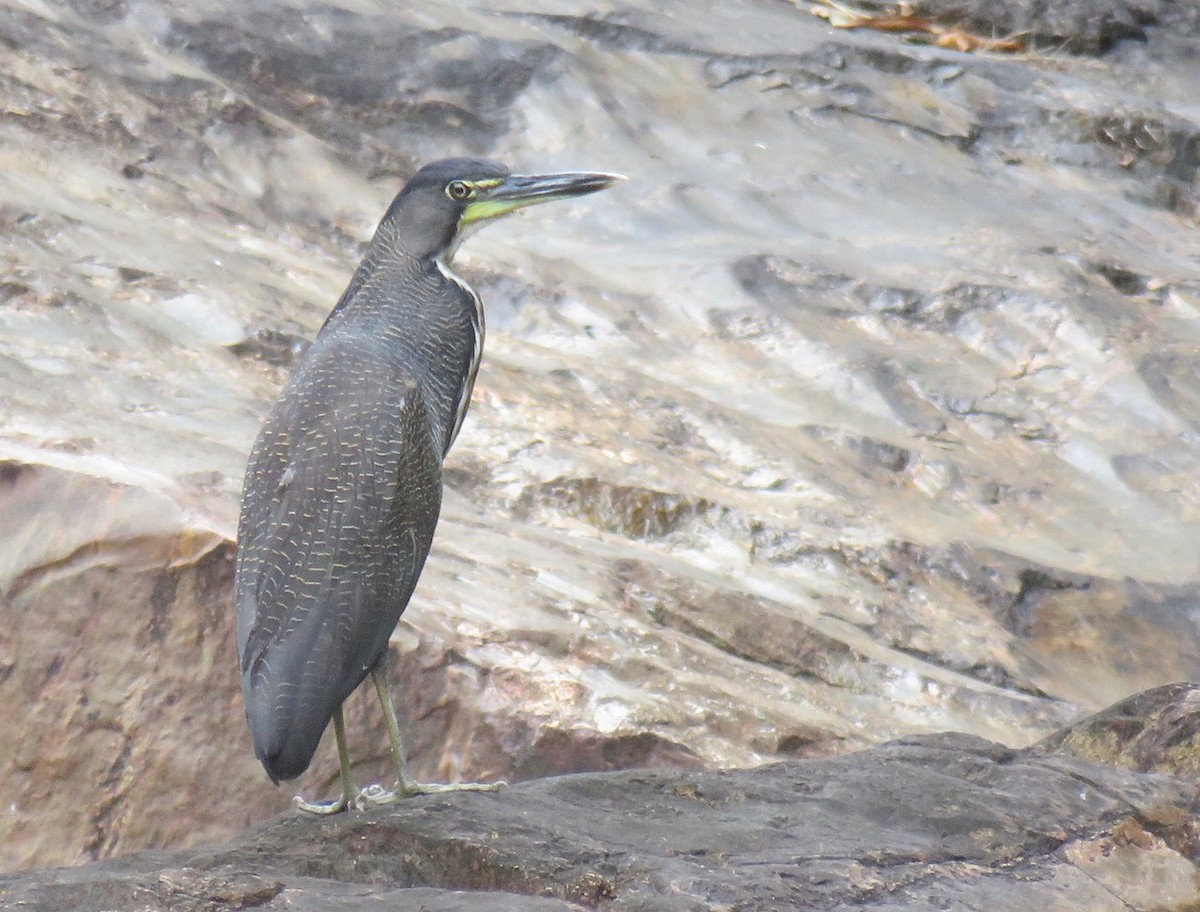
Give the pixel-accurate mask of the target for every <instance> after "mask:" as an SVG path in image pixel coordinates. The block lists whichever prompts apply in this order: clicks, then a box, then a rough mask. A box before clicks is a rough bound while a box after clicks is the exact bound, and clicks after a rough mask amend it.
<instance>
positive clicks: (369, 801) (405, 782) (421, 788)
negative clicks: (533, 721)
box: [359, 653, 507, 806]
mask: <svg viewBox="0 0 1200 912" xmlns="http://www.w3.org/2000/svg"><path fill="white" fill-rule="evenodd" d="M371 680H372V681H373V682H374V684H375V692H376V693H377V694H379V703H380V705H381V706H382V707H383V720H384V722H385V723H386V724H387V730H388V739H389V740H390V741H391V743H392V756H393V757H394V758H395V761H396V787H395V788H394V789H393V790H392V791H388V790H387V789H385V788H382V787H381V786H378V785H371V786H368V787H367V788H366V789H364V790H363V792H362V793H361V797H360V799H359V801H360V802H361V804H362V805H364V806H371V805H377V804H391V803H393V802H396V801H399V800H400V799H402V798H408V797H411V796H412V795H433V794H438V793H442V792H494V791H496V790H497V789H501V788H504V786H505V785H506V784H507V783H504V782H460V783H452V784H427V783H422V782H418V781H417V780H416V777H414V776H413V774H412V771H411V770H410V769H409V768H408V757H407V754H406V752H405V750H404V742H403V740H401V737H400V723H399V722H398V721H397V720H396V709H395V707H394V706H393V705H392V692H391V687H390V686H389V685H388V675H387V654H386V653H384V657H383V658H381V659H380V660H379V661H378V662H376V663H375V667H374V668H372V669H371Z"/></svg>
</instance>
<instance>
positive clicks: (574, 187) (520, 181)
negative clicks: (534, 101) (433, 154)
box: [382, 158, 624, 260]
mask: <svg viewBox="0 0 1200 912" xmlns="http://www.w3.org/2000/svg"><path fill="white" fill-rule="evenodd" d="M621 180H624V178H623V177H622V176H621V175H619V174H604V173H602V172H593V171H568V172H565V173H560V174H513V173H512V172H511V171H509V170H508V168H506V167H504V165H501V164H499V163H498V162H494V161H488V160H487V159H482V158H447V159H444V160H442V161H436V162H432V163H431V164H428V165H426V166H425V167H423V168H422V169H421V170H420V171H418V172H417V173H416V174H414V175H413V176H412V178H411V179H410V180H409V182H408V183H407V184H405V185H404V189H403V190H401V191H400V193H399V194H398V195H397V196H396V198H395V200H393V201H392V205H391V207H390V208H389V209H388V211H387V214H386V215H384V217H383V223H382V224H383V225H385V226H387V225H390V227H391V229H392V230H393V231H394V235H393V241H392V242H393V243H394V244H396V245H397V246H398V247H399V248H400V249H402V250H403V251H404V252H405V253H408V254H411V255H413V256H416V257H418V258H423V257H438V258H442V259H447V260H448V259H449V258H450V257H451V256H452V255H453V253H454V251H455V249H456V248H457V247H458V244H459V243H460V242H461V241H462V239H463V238H464V237H465V236H466V235H467V234H468V233H470V231H471V230H473V229H474V228H476V227H478V226H479V225H482V224H485V223H487V222H489V221H491V220H493V219H497V218H499V217H501V216H504V215H508V214H509V213H510V212H516V211H517V210H518V209H523V208H525V207H526V206H532V205H535V204H536V203H548V202H551V201H553V200H558V199H568V198H570V197H573V196H583V195H584V194H586V193H595V192H596V191H597V190H604V189H605V188H607V187H611V186H612V185H613V184H615V183H617V182H618V181H621Z"/></svg>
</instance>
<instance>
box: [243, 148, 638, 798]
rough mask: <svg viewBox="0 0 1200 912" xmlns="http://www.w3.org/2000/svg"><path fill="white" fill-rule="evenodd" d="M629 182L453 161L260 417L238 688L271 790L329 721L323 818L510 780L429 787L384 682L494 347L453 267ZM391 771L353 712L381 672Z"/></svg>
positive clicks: (409, 189)
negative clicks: (358, 759)
mask: <svg viewBox="0 0 1200 912" xmlns="http://www.w3.org/2000/svg"><path fill="white" fill-rule="evenodd" d="M622 179H623V178H622V177H621V176H620V175H617V174H608V173H603V172H567V173H556V174H534V175H529V174H514V173H512V172H511V171H510V170H509V169H508V168H507V167H505V166H504V165H501V164H499V163H497V162H493V161H488V160H484V159H473V158H453V159H446V160H443V161H437V162H433V163H432V164H428V165H426V166H424V167H423V168H421V169H420V170H419V171H417V172H416V174H414V175H413V176H412V178H411V179H410V180H409V181H408V183H406V184H405V185H404V187H403V189H402V190H401V191H400V192H399V193H398V194H397V195H396V197H395V199H393V201H392V203H391V205H390V206H389V207H388V209H387V211H386V213H385V214H384V216H383V219H382V220H381V221H380V223H379V226H378V228H377V229H376V231H375V234H374V237H373V238H372V240H371V243H370V245H369V246H368V248H367V250H366V253H365V255H364V256H363V259H362V262H361V263H360V264H359V266H358V269H357V270H356V271H355V272H354V274H353V276H352V278H351V279H350V284H349V285H348V286H347V288H346V290H345V292H343V294H342V296H341V298H340V299H339V300H338V302H337V304H336V305H335V306H334V308H333V310H332V311H331V312H330V313H329V316H328V317H327V318H326V320H325V322H324V324H323V325H322V327H321V329H320V330H319V332H318V333H317V336H316V338H315V340H314V341H313V343H312V345H311V346H310V347H309V348H308V350H307V351H306V352H305V353H304V355H303V356H302V358H301V359H300V360H299V361H298V363H297V364H296V366H295V368H294V369H293V371H292V373H291V376H290V378H289V380H288V382H287V383H286V385H285V386H284V389H283V391H282V392H281V393H280V395H279V398H278V399H277V400H276V401H275V403H274V405H273V406H272V408H271V410H270V413H269V414H268V416H267V418H266V421H265V422H264V424H263V426H262V428H261V430H260V432H259V434H258V437H257V439H256V440H255V443H254V446H253V449H252V450H251V453H250V458H249V462H248V464H247V467H246V475H245V481H244V484H243V489H242V501H241V513H240V516H239V519H238V532H237V535H238V553H237V567H236V572H235V583H234V590H235V601H236V613H237V646H238V658H239V661H240V665H241V680H242V695H243V697H244V700H245V708H246V720H247V722H248V724H249V728H250V734H251V737H252V739H253V742H254V750H255V753H256V755H257V757H258V759H259V761H260V762H261V763H262V765H263V768H264V769H265V770H266V772H267V775H268V776H269V777H270V779H271V781H272V782H274V783H275V784H278V783H279V782H280V781H282V780H288V779H294V778H296V777H297V776H299V775H300V774H301V773H303V772H304V771H305V770H306V769H308V766H309V764H310V763H311V762H312V758H313V755H314V753H315V752H316V750H317V745H318V743H319V742H320V740H321V737H322V735H323V734H324V732H325V730H326V728H327V727H328V725H329V723H330V721H332V722H333V731H334V736H335V739H336V741H337V751H338V761H339V765H340V777H341V789H342V794H341V796H340V797H339V798H337V799H335V800H332V801H325V802H308V801H305V800H304V799H303V798H302V797H300V796H297V797H296V799H295V801H296V804H297V806H298V807H300V808H301V809H303V810H305V811H310V812H312V813H319V814H332V813H337V812H339V811H343V810H346V809H347V808H363V807H369V806H374V805H378V804H387V803H390V802H393V801H397V800H399V799H401V798H405V797H408V796H410V795H418V794H428V793H432V792H440V791H449V790H457V789H492V788H496V787H498V785H500V784H501V783H488V784H476V783H459V784H426V783H421V782H418V781H417V779H416V778H415V777H414V776H413V774H412V772H411V771H410V769H409V766H408V760H407V756H406V753H405V748H404V743H403V740H402V738H401V734H400V726H399V724H398V722H397V719H396V712H395V708H394V706H393V703H392V697H391V690H390V686H389V680H388V674H387V656H388V641H389V639H390V637H391V635H392V632H393V631H394V630H395V628H396V624H397V623H398V622H399V620H400V616H401V614H402V613H403V612H404V609H405V608H406V607H407V605H408V603H409V600H410V598H411V597H412V594H413V590H414V588H415V587H416V584H417V579H418V577H419V576H420V575H421V570H422V568H423V567H424V565H425V561H426V558H427V557H428V556H429V549H430V544H431V542H432V540H433V534H434V529H435V527H436V526H437V521H438V515H439V512H440V509H441V500H442V462H443V460H444V459H445V457H446V454H447V453H448V452H449V450H450V447H451V446H452V445H453V443H454V440H455V438H456V437H457V436H458V432H459V430H460V428H461V427H462V424H463V419H464V417H465V416H466V414H467V408H468V407H469V405H470V402H471V391H472V389H473V387H474V384H475V376H476V373H477V372H478V370H479V363H480V358H481V356H482V353H483V337H484V315H483V305H482V303H481V302H480V299H479V295H477V294H476V293H475V291H474V290H472V288H471V286H470V285H468V284H467V283H466V282H465V281H464V280H463V279H462V278H460V277H459V276H458V275H456V274H455V273H454V272H453V271H452V269H451V260H452V258H453V256H454V253H455V251H456V250H457V248H458V245H459V243H460V242H461V241H462V239H463V238H464V237H465V236H466V235H467V234H469V233H470V232H471V231H472V230H473V229H475V228H476V227H478V226H479V225H481V224H484V223H486V222H489V221H492V220H495V219H497V218H499V217H501V216H504V215H507V214H509V213H511V212H515V211H516V210H518V209H522V208H524V207H526V206H530V205H533V204H537V203H545V202H550V201H552V200H561V199H568V198H572V197H577V196H582V195H584V194H587V193H593V192H596V191H598V190H603V189H605V188H607V187H610V186H612V185H613V184H615V183H616V182H617V181H619V180H622ZM368 677H370V678H371V681H372V683H373V685H374V688H375V690H376V693H377V694H378V697H379V701H380V704H381V705H382V709H383V716H384V722H385V724H386V726H387V730H388V737H389V740H390V743H391V751H392V757H393V759H394V761H395V766H396V780H395V784H394V786H393V787H392V788H390V789H388V788H384V787H383V786H380V785H372V786H369V787H368V788H366V789H361V790H360V789H358V788H357V787H356V786H355V785H354V782H353V777H352V775H351V765H350V754H349V750H348V748H347V744H346V727H345V720H344V717H343V712H342V706H343V703H344V702H345V701H346V699H347V698H348V697H349V696H350V695H351V694H352V693H353V692H354V691H355V690H356V689H357V688H358V687H359V686H360V685H361V684H362V683H363V682H364V681H365V680H366V679H367V678H368Z"/></svg>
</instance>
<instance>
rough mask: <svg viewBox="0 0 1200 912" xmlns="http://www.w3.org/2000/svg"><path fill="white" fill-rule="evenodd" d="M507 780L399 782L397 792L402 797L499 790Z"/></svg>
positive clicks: (504, 785)
mask: <svg viewBox="0 0 1200 912" xmlns="http://www.w3.org/2000/svg"><path fill="white" fill-rule="evenodd" d="M507 785H508V783H507V782H448V783H443V782H416V781H411V782H398V783H396V794H397V796H398V797H400V798H409V797H411V796H413V795H443V794H445V793H446V792H498V791H500V789H502V788H505V787H506V786H507Z"/></svg>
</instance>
